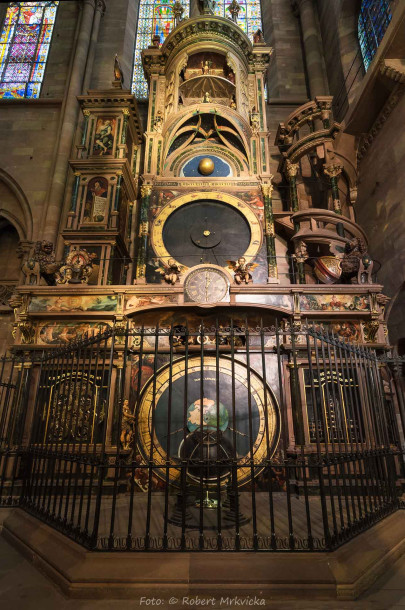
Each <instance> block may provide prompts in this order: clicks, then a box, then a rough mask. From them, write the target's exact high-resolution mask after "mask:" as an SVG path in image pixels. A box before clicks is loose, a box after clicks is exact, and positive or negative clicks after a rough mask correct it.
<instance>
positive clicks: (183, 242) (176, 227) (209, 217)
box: [163, 201, 250, 267]
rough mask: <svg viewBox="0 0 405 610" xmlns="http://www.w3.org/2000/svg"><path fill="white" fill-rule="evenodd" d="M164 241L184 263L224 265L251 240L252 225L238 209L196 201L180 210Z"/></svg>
mask: <svg viewBox="0 0 405 610" xmlns="http://www.w3.org/2000/svg"><path fill="white" fill-rule="evenodd" d="M163 243H164V245H165V248H166V249H167V251H168V252H170V255H171V256H173V258H175V259H176V260H177V261H179V262H180V263H181V264H182V265H187V267H192V266H194V265H199V264H201V263H210V264H213V265H220V266H221V267H224V266H225V265H226V261H227V260H229V259H237V258H238V256H240V255H241V253H242V254H243V253H244V252H246V250H247V248H248V247H249V243H250V228H249V224H248V223H247V221H246V219H245V218H244V216H243V215H242V214H240V213H239V212H238V211H237V210H235V209H234V208H232V207H231V206H229V205H226V204H224V203H219V202H215V201H195V202H193V203H189V204H188V205H187V206H183V207H181V208H179V209H178V210H176V211H175V212H174V213H173V214H172V215H171V216H170V217H169V218H168V219H167V221H166V223H165V226H164V228H163Z"/></svg>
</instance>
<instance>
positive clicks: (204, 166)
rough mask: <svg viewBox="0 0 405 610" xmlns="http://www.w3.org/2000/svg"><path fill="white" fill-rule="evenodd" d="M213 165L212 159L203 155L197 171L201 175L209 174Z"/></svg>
mask: <svg viewBox="0 0 405 610" xmlns="http://www.w3.org/2000/svg"><path fill="white" fill-rule="evenodd" d="M214 168H215V165H214V161H213V160H212V159H210V158H209V157H204V158H203V159H201V161H200V162H199V164H198V171H199V172H200V174H202V175H203V176H210V175H211V174H212V172H213V171H214Z"/></svg>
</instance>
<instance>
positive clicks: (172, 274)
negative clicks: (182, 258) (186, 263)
mask: <svg viewBox="0 0 405 610" xmlns="http://www.w3.org/2000/svg"><path fill="white" fill-rule="evenodd" d="M183 270H184V267H183V266H182V265H179V264H178V263H176V261H175V260H174V258H169V260H168V261H167V264H165V263H163V267H158V271H159V273H160V275H163V277H164V280H165V282H167V283H168V284H171V285H172V286H174V285H175V283H176V282H177V280H179V279H180V275H181V273H182V271H183Z"/></svg>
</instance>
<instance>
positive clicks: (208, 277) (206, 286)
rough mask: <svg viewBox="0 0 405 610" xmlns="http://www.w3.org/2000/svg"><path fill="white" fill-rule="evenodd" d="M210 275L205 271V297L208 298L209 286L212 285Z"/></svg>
mask: <svg viewBox="0 0 405 610" xmlns="http://www.w3.org/2000/svg"><path fill="white" fill-rule="evenodd" d="M210 283H211V282H210V276H209V274H208V271H206V272H205V298H206V299H207V300H208V287H209V285H210Z"/></svg>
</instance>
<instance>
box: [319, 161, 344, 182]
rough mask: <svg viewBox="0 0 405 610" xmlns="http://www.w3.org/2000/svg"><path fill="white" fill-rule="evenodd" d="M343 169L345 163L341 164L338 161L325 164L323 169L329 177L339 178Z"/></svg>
mask: <svg viewBox="0 0 405 610" xmlns="http://www.w3.org/2000/svg"><path fill="white" fill-rule="evenodd" d="M342 170H343V165H339V164H338V163H334V164H332V165H324V166H323V171H324V173H325V174H326V175H327V176H329V178H337V177H338V176H340V174H341V173H342Z"/></svg>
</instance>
